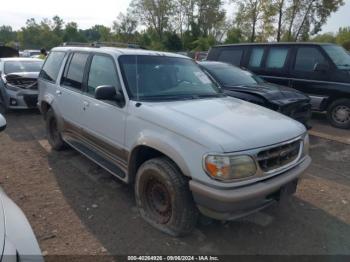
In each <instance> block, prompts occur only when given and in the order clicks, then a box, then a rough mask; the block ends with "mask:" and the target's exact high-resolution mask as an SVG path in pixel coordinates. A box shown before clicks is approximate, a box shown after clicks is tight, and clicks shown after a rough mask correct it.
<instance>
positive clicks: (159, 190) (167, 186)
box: [135, 157, 198, 236]
mask: <svg viewBox="0 0 350 262" xmlns="http://www.w3.org/2000/svg"><path fill="white" fill-rule="evenodd" d="M135 198H136V204H137V207H138V209H139V211H140V214H141V216H142V217H143V218H144V219H145V220H146V221H147V222H148V223H149V224H151V225H152V226H153V227H155V228H157V229H159V230H161V231H163V232H165V233H168V234H170V235H172V236H183V235H186V234H189V233H191V232H192V230H193V229H194V227H195V226H196V223H197V218H198V210H197V207H196V206H195V204H194V202H193V198H192V194H191V192H190V190H189V186H188V181H187V179H186V178H185V177H184V175H183V174H182V173H181V171H180V170H179V169H178V167H177V166H176V165H175V164H174V163H173V162H172V161H170V160H169V159H168V158H166V157H160V158H155V159H151V160H148V161H146V162H145V163H144V164H142V165H141V167H140V168H139V170H138V171H137V175H136V183H135Z"/></svg>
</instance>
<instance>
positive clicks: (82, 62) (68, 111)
mask: <svg viewBox="0 0 350 262" xmlns="http://www.w3.org/2000/svg"><path fill="white" fill-rule="evenodd" d="M88 58H89V54H88V53H80V52H75V53H71V54H70V56H69V57H68V59H67V62H66V65H65V68H64V72H63V75H62V78H61V83H60V90H59V91H58V92H59V98H58V103H59V108H60V109H61V114H62V117H63V119H64V121H65V129H66V130H67V131H71V132H74V133H75V134H76V135H79V134H80V133H81V126H82V121H81V118H82V111H83V100H82V97H81V96H82V89H83V82H84V76H85V74H86V73H85V71H86V64H87V61H88Z"/></svg>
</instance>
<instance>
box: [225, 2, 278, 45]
mask: <svg viewBox="0 0 350 262" xmlns="http://www.w3.org/2000/svg"><path fill="white" fill-rule="evenodd" d="M232 2H234V3H236V4H238V12H237V14H236V19H235V26H236V27H237V28H241V29H242V30H243V31H244V32H246V35H247V36H248V39H249V41H250V42H255V40H256V36H257V31H258V30H259V27H260V29H261V31H260V34H261V35H264V30H267V29H268V30H270V29H271V25H270V24H271V22H272V21H271V19H270V18H271V17H273V16H274V14H275V13H274V12H275V10H276V9H275V8H274V7H273V2H272V0H232ZM270 31H271V30H270ZM264 38H265V37H264Z"/></svg>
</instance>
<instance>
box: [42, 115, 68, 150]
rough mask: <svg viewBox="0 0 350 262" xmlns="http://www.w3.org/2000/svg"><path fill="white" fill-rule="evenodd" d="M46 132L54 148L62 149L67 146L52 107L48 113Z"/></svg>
mask: <svg viewBox="0 0 350 262" xmlns="http://www.w3.org/2000/svg"><path fill="white" fill-rule="evenodd" d="M46 133H47V140H48V141H49V143H50V145H51V147H52V149H54V150H56V151H60V150H63V149H65V148H66V144H65V143H64V141H63V139H62V135H61V132H60V131H59V129H58V124H57V119H56V116H55V113H54V112H53V110H52V109H49V111H47V113H46Z"/></svg>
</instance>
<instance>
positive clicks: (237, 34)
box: [225, 27, 246, 44]
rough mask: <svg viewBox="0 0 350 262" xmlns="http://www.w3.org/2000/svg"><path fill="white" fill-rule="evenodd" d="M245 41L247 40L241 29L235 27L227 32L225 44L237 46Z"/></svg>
mask: <svg viewBox="0 0 350 262" xmlns="http://www.w3.org/2000/svg"><path fill="white" fill-rule="evenodd" d="M245 41H246V39H245V38H244V36H243V32H242V30H241V29H239V28H235V27H233V28H231V29H230V30H229V31H228V32H227V37H226V40H225V44H236V43H241V42H245Z"/></svg>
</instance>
